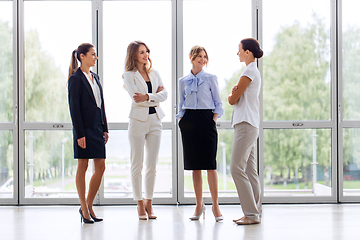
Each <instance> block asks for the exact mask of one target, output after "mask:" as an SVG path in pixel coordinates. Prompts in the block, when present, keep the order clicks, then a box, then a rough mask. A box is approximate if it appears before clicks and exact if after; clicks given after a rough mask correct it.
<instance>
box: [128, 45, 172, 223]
mask: <svg viewBox="0 0 360 240" xmlns="http://www.w3.org/2000/svg"><path fill="white" fill-rule="evenodd" d="M149 55H150V50H149V48H148V47H147V46H146V44H145V43H143V42H140V41H134V42H131V43H130V44H129V46H128V48H127V55H126V61H125V73H124V75H123V78H124V85H125V89H126V91H127V92H128V93H129V95H130V97H131V98H132V100H133V101H132V104H131V110H130V115H129V118H130V120H129V128H128V134H129V142H130V161H131V182H132V187H133V195H134V200H136V201H137V207H138V208H137V209H138V215H139V219H140V220H147V219H148V218H149V219H155V218H156V216H155V215H154V213H153V210H152V199H153V193H154V185H155V176H156V164H157V160H158V155H159V148H160V139H161V131H162V124H161V119H162V118H163V117H164V112H163V110H162V109H161V107H160V102H163V101H165V100H166V99H167V91H166V89H165V88H164V86H163V82H162V80H161V78H160V75H159V73H158V72H157V71H156V70H153V69H152V63H151V60H150V57H149ZM144 146H145V148H146V153H147V156H146V160H145V188H144V189H145V191H144V192H145V202H144V201H143V197H142V175H141V172H142V168H143V162H144Z"/></svg>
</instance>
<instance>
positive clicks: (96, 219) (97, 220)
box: [90, 213, 104, 222]
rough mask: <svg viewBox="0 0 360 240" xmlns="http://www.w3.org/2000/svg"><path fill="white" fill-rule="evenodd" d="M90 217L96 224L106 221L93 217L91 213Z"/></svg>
mask: <svg viewBox="0 0 360 240" xmlns="http://www.w3.org/2000/svg"><path fill="white" fill-rule="evenodd" d="M90 217H91V218H92V219H93V220H94V222H101V221H103V220H104V219H102V218H98V217H94V216H93V215H91V213H90Z"/></svg>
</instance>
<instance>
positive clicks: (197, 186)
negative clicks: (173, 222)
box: [192, 170, 203, 216]
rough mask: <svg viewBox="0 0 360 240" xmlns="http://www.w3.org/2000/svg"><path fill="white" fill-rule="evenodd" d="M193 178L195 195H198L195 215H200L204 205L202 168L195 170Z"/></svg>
mask: <svg viewBox="0 0 360 240" xmlns="http://www.w3.org/2000/svg"><path fill="white" fill-rule="evenodd" d="M192 179H193V184H194V190H195V197H196V208H195V213H194V215H195V216H198V215H199V214H200V212H201V209H202V205H203V199H202V176H201V170H193V172H192Z"/></svg>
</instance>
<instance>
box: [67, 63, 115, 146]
mask: <svg viewBox="0 0 360 240" xmlns="http://www.w3.org/2000/svg"><path fill="white" fill-rule="evenodd" d="M91 73H92V74H93V75H94V79H95V81H96V82H97V84H98V85H99V89H100V96H101V118H102V127H103V131H104V132H108V126H107V120H106V115H105V106H104V96H103V90H102V87H101V84H100V81H99V76H98V75H97V74H95V73H93V72H91ZM68 96H69V107H70V115H71V120H72V124H73V128H74V133H75V135H74V137H75V139H79V138H82V137H85V131H84V128H87V127H91V126H92V125H93V124H94V121H95V116H96V111H97V109H98V107H97V106H96V101H95V97H94V94H93V91H92V89H91V86H90V84H89V82H88V80H87V78H86V77H85V75H84V73H83V72H82V71H81V69H80V68H78V70H77V71H76V72H75V73H74V74H73V75H72V76H71V77H70V78H69V82H68Z"/></svg>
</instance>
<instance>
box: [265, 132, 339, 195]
mask: <svg viewBox="0 0 360 240" xmlns="http://www.w3.org/2000/svg"><path fill="white" fill-rule="evenodd" d="M331 187H332V182H331V130H330V129H265V130H264V195H265V196H331Z"/></svg>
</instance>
